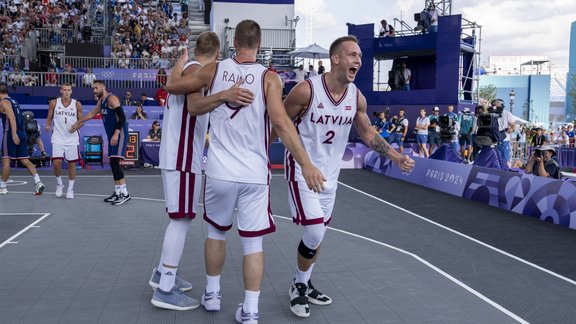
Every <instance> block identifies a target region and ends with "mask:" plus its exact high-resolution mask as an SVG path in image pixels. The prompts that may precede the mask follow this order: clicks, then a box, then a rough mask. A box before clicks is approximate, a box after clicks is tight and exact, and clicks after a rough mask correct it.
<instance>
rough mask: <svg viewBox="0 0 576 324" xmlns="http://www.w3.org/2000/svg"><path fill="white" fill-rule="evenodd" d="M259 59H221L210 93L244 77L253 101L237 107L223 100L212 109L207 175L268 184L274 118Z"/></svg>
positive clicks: (245, 86) (231, 84) (244, 84)
mask: <svg viewBox="0 0 576 324" xmlns="http://www.w3.org/2000/svg"><path fill="white" fill-rule="evenodd" d="M266 70H267V69H266V68H265V67H264V66H262V65H260V64H258V63H238V62H237V61H235V60H234V59H233V58H230V59H226V60H224V61H222V62H219V63H218V65H217V66H216V73H215V74H214V79H213V80H212V86H211V88H210V93H211V94H214V93H217V92H220V91H222V90H226V89H228V88H230V87H231V86H233V85H234V83H236V82H237V81H238V80H240V79H243V80H244V83H243V84H242V86H241V87H242V88H246V89H250V91H252V93H254V95H255V98H254V101H253V102H252V104H250V105H248V106H242V107H233V106H232V105H230V104H228V103H223V104H221V105H220V106H218V107H216V109H214V110H213V111H212V112H210V134H209V138H210V145H209V147H208V163H207V166H206V175H208V176H210V177H212V178H215V179H218V180H227V181H233V182H244V183H259V184H267V183H268V177H269V168H270V165H269V160H268V143H269V140H270V121H269V118H268V112H267V111H266V98H265V93H264V74H265V73H266Z"/></svg>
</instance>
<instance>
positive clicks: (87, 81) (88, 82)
mask: <svg viewBox="0 0 576 324" xmlns="http://www.w3.org/2000/svg"><path fill="white" fill-rule="evenodd" d="M94 80H96V75H95V74H94V73H92V69H91V68H87V69H86V73H84V75H83V76H82V85H84V86H85V87H92V85H93V84H94Z"/></svg>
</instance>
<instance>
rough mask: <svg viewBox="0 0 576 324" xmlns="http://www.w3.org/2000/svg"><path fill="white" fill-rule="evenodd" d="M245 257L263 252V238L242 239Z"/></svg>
mask: <svg viewBox="0 0 576 324" xmlns="http://www.w3.org/2000/svg"><path fill="white" fill-rule="evenodd" d="M240 241H241V242H242V248H243V249H244V255H249V254H253V253H258V252H262V236H256V237H240Z"/></svg>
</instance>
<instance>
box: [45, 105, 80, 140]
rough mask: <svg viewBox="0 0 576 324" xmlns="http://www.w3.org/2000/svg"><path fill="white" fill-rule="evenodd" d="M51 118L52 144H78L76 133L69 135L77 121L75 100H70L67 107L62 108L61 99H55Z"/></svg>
mask: <svg viewBox="0 0 576 324" xmlns="http://www.w3.org/2000/svg"><path fill="white" fill-rule="evenodd" d="M53 116H54V126H53V127H52V139H51V142H52V144H60V145H78V144H80V140H79V135H78V132H74V133H70V127H71V126H72V125H74V123H76V121H77V120H78V111H77V110H76V99H70V103H69V104H68V106H64V104H63V103H62V98H57V99H56V105H55V106H54V115H53Z"/></svg>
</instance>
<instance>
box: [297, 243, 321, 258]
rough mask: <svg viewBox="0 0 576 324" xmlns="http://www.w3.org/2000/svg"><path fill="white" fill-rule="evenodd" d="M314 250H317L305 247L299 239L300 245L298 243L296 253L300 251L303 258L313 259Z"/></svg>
mask: <svg viewBox="0 0 576 324" xmlns="http://www.w3.org/2000/svg"><path fill="white" fill-rule="evenodd" d="M316 251H317V250H312V249H311V248H309V247H307V246H306V244H304V242H303V241H300V245H298V253H300V255H301V256H302V257H303V258H304V259H308V260H310V259H313V258H314V256H315V255H316Z"/></svg>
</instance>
